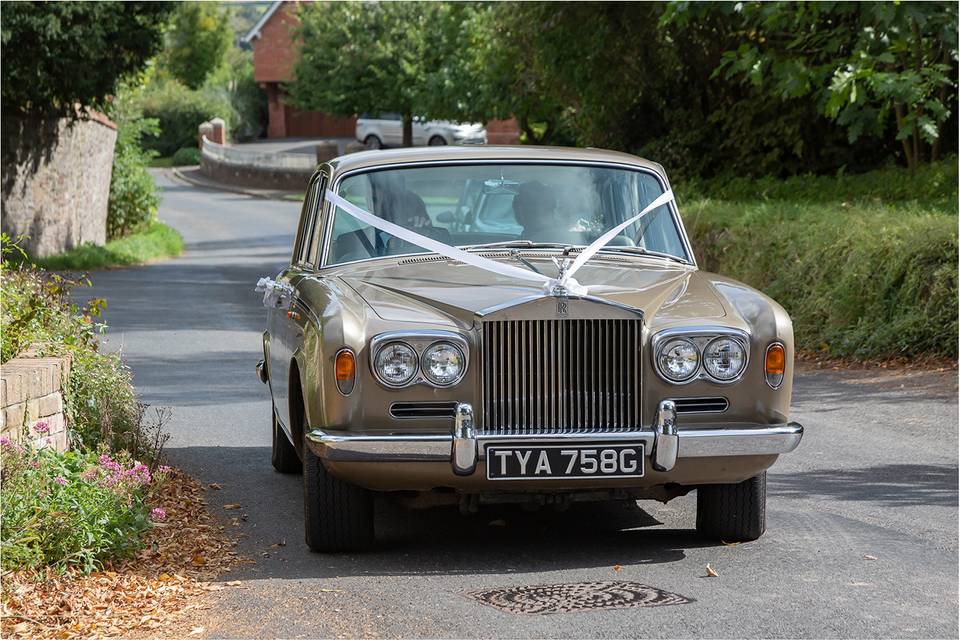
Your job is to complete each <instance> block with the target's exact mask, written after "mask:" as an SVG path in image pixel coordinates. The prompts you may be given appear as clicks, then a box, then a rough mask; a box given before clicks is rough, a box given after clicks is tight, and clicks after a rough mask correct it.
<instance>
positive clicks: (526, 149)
mask: <svg viewBox="0 0 960 640" xmlns="http://www.w3.org/2000/svg"><path fill="white" fill-rule="evenodd" d="M535 160H542V161H545V162H574V163H576V162H589V163H611V164H621V165H631V166H635V167H640V168H644V169H649V170H652V171H655V172H656V173H658V174H659V175H660V176H661V177H663V178H664V179H666V174H665V173H664V171H663V167H661V166H660V165H659V164H657V163H656V162H651V161H649V160H644V159H643V158H638V157H637V156H633V155H630V154H629V153H621V152H619V151H607V150H605V149H594V148H586V149H579V148H575V147H541V146H534V145H516V146H508V145H463V146H456V145H454V146H435V147H408V148H403V149H378V150H376V151H358V152H356V153H350V154H347V155H343V156H340V157H338V158H334V159H333V160H331V161H330V165H331V167H333V173H334V176H336V175H339V174H341V173H344V172H347V171H353V170H356V169H373V168H381V167H387V166H390V165H397V164H408V163H417V162H459V161H471V162H477V161H490V162H496V161H504V162H511V161H524V162H529V161H535Z"/></svg>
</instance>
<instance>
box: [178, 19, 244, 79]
mask: <svg viewBox="0 0 960 640" xmlns="http://www.w3.org/2000/svg"><path fill="white" fill-rule="evenodd" d="M232 40H233V30H232V29H231V27H230V22H229V20H228V19H227V16H226V13H225V12H224V11H223V10H222V9H221V8H220V4H219V3H217V2H183V3H180V4H179V5H177V10H176V11H175V12H174V14H173V21H172V23H171V25H170V33H169V36H168V44H167V52H166V58H167V59H166V63H167V67H168V68H169V70H170V73H171V74H172V75H173V77H175V78H177V79H178V80H180V81H181V82H182V83H183V84H185V85H187V86H188V87H190V88H191V89H198V88H200V86H202V85H203V82H204V80H206V79H207V76H208V75H210V73H211V72H212V71H214V70H215V69H217V68H218V67H219V66H220V65H221V63H222V62H223V57H224V55H225V54H226V52H227V50H228V49H229V48H230V44H231V41H232Z"/></svg>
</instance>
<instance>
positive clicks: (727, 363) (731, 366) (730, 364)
mask: <svg viewBox="0 0 960 640" xmlns="http://www.w3.org/2000/svg"><path fill="white" fill-rule="evenodd" d="M746 364H747V353H746V351H745V350H744V348H743V345H741V344H740V342H738V341H737V340H734V339H732V338H715V339H714V340H711V341H710V343H709V344H707V346H706V348H704V350H703V367H704V368H705V369H706V370H707V373H709V374H710V375H711V376H713V377H714V378H716V379H717V380H721V381H724V382H726V381H728V380H733V379H734V378H736V377H737V376H739V375H740V373H741V372H742V371H743V367H744V366H745V365H746Z"/></svg>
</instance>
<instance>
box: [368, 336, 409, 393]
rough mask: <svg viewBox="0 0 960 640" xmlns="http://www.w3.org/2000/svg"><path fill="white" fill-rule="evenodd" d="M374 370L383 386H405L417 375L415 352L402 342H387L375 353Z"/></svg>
mask: <svg viewBox="0 0 960 640" xmlns="http://www.w3.org/2000/svg"><path fill="white" fill-rule="evenodd" d="M374 370H375V373H376V374H377V376H378V377H379V378H380V380H381V381H382V382H384V383H385V384H388V385H390V386H401V385H404V384H407V383H408V382H410V381H411V380H413V378H414V376H416V375H417V352H416V351H414V350H413V348H412V347H410V346H409V345H407V344H404V343H403V342H388V343H387V344H385V345H383V346H382V347H380V350H379V351H377V357H376V359H375V361H374Z"/></svg>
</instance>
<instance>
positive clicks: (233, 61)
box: [204, 47, 267, 141]
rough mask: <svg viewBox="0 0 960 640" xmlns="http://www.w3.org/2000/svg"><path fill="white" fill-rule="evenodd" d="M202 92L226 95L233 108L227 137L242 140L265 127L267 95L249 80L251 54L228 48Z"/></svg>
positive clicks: (254, 135)
mask: <svg viewBox="0 0 960 640" xmlns="http://www.w3.org/2000/svg"><path fill="white" fill-rule="evenodd" d="M204 89H205V90H206V91H219V92H225V94H226V95H227V96H228V98H229V100H230V104H231V105H232V106H233V118H232V119H231V120H230V123H231V124H230V128H229V131H230V137H231V138H233V139H235V140H241V141H243V140H252V139H254V138H258V137H260V135H261V134H262V133H263V131H264V129H265V128H266V124H267V94H266V93H265V92H264V90H263V89H261V88H260V83H259V82H257V80H256V79H255V78H254V77H253V52H252V51H243V50H242V49H238V48H236V47H234V48H232V49H230V50H229V51H228V52H227V55H226V58H225V59H224V61H223V64H222V65H221V66H220V67H219V68H218V69H217V70H216V71H214V72H213V73H211V74H210V76H209V77H208V78H207V82H206V84H205V85H204Z"/></svg>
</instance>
